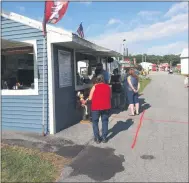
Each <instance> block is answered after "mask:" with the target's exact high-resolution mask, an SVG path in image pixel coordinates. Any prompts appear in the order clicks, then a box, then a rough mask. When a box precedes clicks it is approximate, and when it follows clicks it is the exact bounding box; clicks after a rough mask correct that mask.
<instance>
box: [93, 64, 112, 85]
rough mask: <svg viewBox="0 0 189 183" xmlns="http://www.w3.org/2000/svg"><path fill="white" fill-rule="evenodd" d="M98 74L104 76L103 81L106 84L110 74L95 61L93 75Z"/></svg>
mask: <svg viewBox="0 0 189 183" xmlns="http://www.w3.org/2000/svg"><path fill="white" fill-rule="evenodd" d="M99 74H102V75H103V76H104V82H105V83H106V84H109V81H110V75H109V73H108V71H106V70H104V69H103V65H102V63H97V66H96V70H95V75H96V77H97V76H98V75H99Z"/></svg>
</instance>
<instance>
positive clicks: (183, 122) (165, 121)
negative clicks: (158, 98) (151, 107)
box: [143, 118, 188, 124]
mask: <svg viewBox="0 0 189 183" xmlns="http://www.w3.org/2000/svg"><path fill="white" fill-rule="evenodd" d="M143 120H148V121H153V122H163V123H182V124H188V122H186V121H168V120H154V119H150V118H144V119H143Z"/></svg>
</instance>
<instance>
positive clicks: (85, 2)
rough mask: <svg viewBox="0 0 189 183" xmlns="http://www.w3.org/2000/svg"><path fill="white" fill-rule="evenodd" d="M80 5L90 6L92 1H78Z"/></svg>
mask: <svg viewBox="0 0 189 183" xmlns="http://www.w3.org/2000/svg"><path fill="white" fill-rule="evenodd" d="M80 3H82V4H86V5H90V4H91V3H92V1H87V0H84V1H80Z"/></svg>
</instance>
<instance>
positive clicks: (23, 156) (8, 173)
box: [1, 145, 71, 182]
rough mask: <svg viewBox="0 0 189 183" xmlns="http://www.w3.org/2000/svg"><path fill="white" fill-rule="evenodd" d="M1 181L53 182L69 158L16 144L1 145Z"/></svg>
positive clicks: (68, 161)
mask: <svg viewBox="0 0 189 183" xmlns="http://www.w3.org/2000/svg"><path fill="white" fill-rule="evenodd" d="M1 153H2V154H1V155H2V158H1V160H2V161H1V166H2V169H1V170H2V173H1V181H2V182H53V181H56V179H57V178H58V177H59V175H60V173H61V170H62V168H63V166H64V165H65V164H68V163H70V161H71V160H68V159H65V158H63V157H61V156H58V155H56V154H54V153H44V152H40V151H38V150H33V149H27V148H23V147H17V146H8V145H3V146H2V147H1Z"/></svg>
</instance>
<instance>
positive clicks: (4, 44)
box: [1, 39, 32, 49]
mask: <svg viewBox="0 0 189 183" xmlns="http://www.w3.org/2000/svg"><path fill="white" fill-rule="evenodd" d="M30 46H31V47H32V44H29V43H23V42H20V41H13V40H6V39H1V49H8V48H19V47H30Z"/></svg>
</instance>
